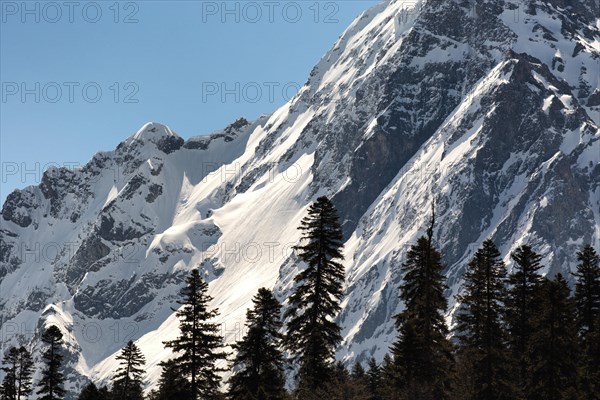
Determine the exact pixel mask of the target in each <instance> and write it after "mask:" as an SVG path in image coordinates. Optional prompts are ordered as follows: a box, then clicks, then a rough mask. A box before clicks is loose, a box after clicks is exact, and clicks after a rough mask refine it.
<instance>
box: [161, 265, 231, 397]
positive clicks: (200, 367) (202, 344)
mask: <svg viewBox="0 0 600 400" xmlns="http://www.w3.org/2000/svg"><path fill="white" fill-rule="evenodd" d="M207 292H208V284H207V283H206V282H204V280H203V279H202V277H201V276H200V273H199V272H198V270H197V269H194V270H192V272H191V274H190V276H189V277H188V278H187V279H186V286H185V287H184V288H183V290H182V292H181V295H182V300H180V301H179V304H181V307H180V308H179V310H177V313H176V315H177V317H178V318H179V330H180V334H179V336H178V337H177V339H175V340H172V341H168V342H165V346H166V347H168V348H171V349H173V350H174V351H175V352H176V353H177V356H176V357H175V358H174V362H175V364H176V365H177V370H178V371H179V372H180V373H181V374H182V375H183V376H185V377H186V378H187V379H188V380H189V385H190V390H191V391H192V395H193V398H195V399H202V400H211V399H214V398H216V397H217V396H218V391H219V385H220V383H221V377H220V376H219V372H221V371H225V369H223V368H217V366H216V362H217V361H219V360H225V359H226V353H225V352H224V351H222V350H220V349H221V348H222V347H223V337H222V336H221V335H220V334H219V325H218V324H216V323H214V322H210V320H212V319H213V318H215V317H216V316H217V315H219V313H218V310H217V309H213V310H210V309H209V308H208V306H209V303H210V302H211V301H212V297H210V296H209V295H208V294H207Z"/></svg>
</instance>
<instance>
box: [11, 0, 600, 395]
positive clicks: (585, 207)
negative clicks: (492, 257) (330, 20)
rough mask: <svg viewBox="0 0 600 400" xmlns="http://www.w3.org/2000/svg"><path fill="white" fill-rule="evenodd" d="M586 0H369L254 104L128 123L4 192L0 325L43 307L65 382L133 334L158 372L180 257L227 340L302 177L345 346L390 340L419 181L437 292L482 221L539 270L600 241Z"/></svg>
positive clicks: (264, 280) (286, 285)
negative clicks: (59, 343) (275, 101)
mask: <svg viewBox="0 0 600 400" xmlns="http://www.w3.org/2000/svg"><path fill="white" fill-rule="evenodd" d="M597 16H598V8H597V4H596V3H595V2H594V1H593V0H586V1H580V2H577V3H574V4H572V2H564V1H560V0H545V1H527V2H525V3H523V2H517V1H500V0H471V1H458V0H457V1H444V2H439V1H422V2H419V3H418V4H414V2H410V3H408V2H402V1H386V2H383V3H381V4H379V5H377V6H375V7H373V8H372V9H370V10H367V11H366V12H365V13H363V14H362V15H361V16H359V17H358V18H357V19H356V21H355V22H354V23H353V24H352V25H351V26H350V27H349V28H348V29H347V31H346V32H345V33H344V34H343V35H342V37H341V38H340V40H339V41H338V42H337V43H336V44H335V46H334V47H333V48H332V50H331V51H329V52H328V53H327V54H326V55H325V56H324V57H323V59H322V60H321V62H320V63H319V64H318V65H317V66H316V67H315V68H314V69H313V71H312V73H311V75H310V77H309V79H308V81H307V83H306V85H305V86H304V87H303V88H302V89H301V91H300V92H299V93H298V95H297V96H296V97H295V98H294V99H292V100H291V101H290V102H289V103H288V104H286V105H285V106H283V107H282V108H281V109H279V110H278V111H276V112H275V113H274V114H273V115H271V116H265V117H261V118H259V119H258V120H256V121H252V122H249V121H247V120H245V119H240V120H238V121H236V122H235V123H233V124H231V125H230V126H228V127H227V128H225V129H224V130H223V131H219V132H216V133H214V134H212V135H210V136H208V137H198V138H192V139H190V140H188V141H184V140H183V139H181V138H180V137H179V136H177V135H176V134H175V133H174V132H172V131H171V130H170V129H169V128H167V127H165V126H163V125H160V124H155V123H152V124H147V125H146V126H144V127H143V128H142V129H141V130H140V131H138V132H137V133H136V134H134V135H132V136H131V137H129V138H128V139H127V140H125V141H124V142H123V143H121V144H120V145H119V146H118V147H117V149H115V150H114V151H111V152H104V153H98V154H97V155H96V156H94V157H93V159H92V160H90V162H89V163H88V164H87V165H86V166H85V167H83V168H81V169H76V170H67V169H51V170H49V171H47V172H46V173H45V175H44V178H43V181H42V182H41V184H40V185H39V186H37V187H29V188H26V189H24V190H21V191H15V192H14V193H12V194H11V195H10V196H9V197H8V198H7V200H6V202H5V204H4V205H3V208H2V219H1V225H2V227H1V230H0V250H2V251H1V253H2V254H1V257H0V262H1V263H0V293H1V295H0V324H1V326H0V329H1V330H2V334H3V339H4V338H5V339H6V340H3V343H5V344H6V345H8V344H11V343H16V342H17V341H19V340H20V341H27V342H31V343H32V346H35V344H36V343H37V341H38V337H39V329H40V327H41V326H43V325H47V324H50V323H55V324H57V325H59V326H60V327H61V329H62V330H63V332H64V333H65V335H66V338H67V345H68V349H69V352H70V358H69V361H70V363H69V367H70V368H71V371H72V372H73V379H72V382H71V383H70V385H71V388H72V389H73V390H74V391H75V390H76V389H77V387H79V386H80V385H81V383H82V382H83V380H82V378H81V377H85V376H90V377H93V378H94V379H107V378H109V377H110V374H111V373H112V371H113V369H114V365H115V361H114V355H115V354H114V353H115V352H116V351H118V350H119V348H120V347H122V345H123V344H124V343H125V342H126V341H127V340H129V339H135V340H137V341H138V344H139V345H140V346H141V348H142V350H143V351H144V352H145V354H146V357H147V359H148V361H149V368H148V371H149V378H150V381H156V377H157V376H158V373H159V368H158V366H157V363H158V362H159V361H160V360H161V359H163V358H164V357H167V356H168V354H167V353H165V352H164V351H163V349H162V345H161V341H163V340H167V339H169V338H171V337H173V336H174V335H176V334H177V323H176V320H175V318H174V316H173V315H172V311H171V308H170V307H172V306H173V305H174V300H175V298H176V294H177V292H178V290H179V288H180V287H181V284H182V279H183V277H184V276H185V274H186V273H187V272H188V271H189V269H190V268H193V267H200V269H201V270H202V271H203V273H204V274H205V276H206V278H207V279H208V280H209V281H210V282H211V283H210V290H211V294H212V295H213V296H214V297H215V301H214V305H215V306H218V307H219V308H220V309H221V315H222V316H221V320H220V322H221V323H222V326H223V333H224V334H225V336H226V338H227V340H228V341H230V342H231V341H234V340H236V339H239V337H240V334H241V326H243V322H244V313H245V309H246V307H247V306H248V304H249V301H250V298H251V297H252V295H253V294H254V292H255V291H256V289H257V288H258V287H260V286H268V287H273V288H275V289H276V291H277V293H278V295H279V296H280V298H281V299H284V298H285V297H286V295H287V293H288V292H289V290H290V287H291V279H292V277H293V275H294V274H295V272H296V271H297V268H298V266H297V264H296V259H295V256H294V254H293V252H292V251H291V250H290V247H291V245H292V244H293V243H295V242H296V241H297V239H298V232H297V230H296V229H295V228H296V226H297V225H298V223H299V221H300V219H301V218H302V216H303V215H304V212H305V210H306V207H307V206H308V205H309V204H310V202H311V201H312V200H314V199H315V198H316V197H317V196H319V195H321V194H327V195H329V196H331V197H332V198H333V201H334V203H335V204H336V206H337V207H338V208H339V210H340V213H341V216H342V219H343V224H344V232H345V234H346V237H347V242H346V250H345V254H346V268H347V287H346V294H347V296H346V300H345V301H344V304H343V312H342V314H341V316H340V323H341V324H342V326H343V328H344V330H343V333H344V337H345V340H344V344H343V346H342V348H341V349H340V351H339V353H338V356H339V358H340V359H343V360H348V361H350V360H354V359H357V360H364V359H365V358H366V357H369V356H371V355H374V356H376V357H377V358H381V357H382V356H383V354H384V353H385V352H386V351H387V349H388V347H389V344H390V343H391V341H392V340H393V338H394V336H395V331H394V327H393V323H392V322H391V316H392V315H394V314H395V313H397V312H398V311H399V309H400V308H401V307H402V305H401V304H400V303H399V301H398V299H397V295H398V292H397V287H398V285H399V283H400V280H401V276H400V275H399V271H398V266H399V264H400V263H401V262H402V259H403V256H404V252H405V251H406V248H407V246H408V245H409V244H410V243H411V242H412V241H413V240H414V239H415V238H416V237H417V236H419V235H420V234H421V233H422V232H423V225H424V223H425V221H426V220H427V218H428V213H429V208H430V203H431V201H432V200H433V199H434V198H435V201H436V204H437V214H438V221H439V223H438V225H437V227H436V231H435V234H436V235H435V236H436V240H437V243H438V245H439V246H440V247H441V249H442V252H443V254H444V256H445V262H446V265H447V275H448V279H449V283H450V289H449V291H448V295H449V296H451V298H452V296H454V295H455V294H456V292H457V290H458V286H459V284H460V279H461V275H462V272H463V270H464V266H465V264H466V260H467V259H468V258H469V256H470V255H471V254H472V253H473V252H474V251H475V250H476V248H477V246H478V244H479V243H481V242H482V241H483V240H484V239H486V238H492V239H493V240H495V241H496V242H497V244H498V245H499V247H500V249H501V251H502V253H503V255H505V257H506V260H507V261H509V257H508V255H509V254H510V251H511V250H512V249H513V248H514V247H515V246H517V245H519V244H521V243H529V244H531V245H533V246H535V247H536V248H537V249H538V250H539V251H540V252H541V253H542V254H544V256H545V258H544V262H545V265H546V272H550V273H551V272H553V271H558V270H562V271H568V270H570V269H572V268H574V265H575V259H574V254H575V249H576V248H577V247H578V246H579V245H581V244H582V243H592V244H595V245H596V247H599V245H600V133H599V128H598V124H599V123H600V107H599V106H600V100H599V99H600V90H599V89H598V87H599V85H598V69H599V61H600V19H598V17H597Z"/></svg>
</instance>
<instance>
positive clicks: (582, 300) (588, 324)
mask: <svg viewBox="0 0 600 400" xmlns="http://www.w3.org/2000/svg"><path fill="white" fill-rule="evenodd" d="M577 260H578V261H579V264H578V265H577V272H576V273H575V274H574V275H575V276H576V277H577V283H576V285H575V303H576V306H577V325H578V328H579V332H580V333H581V335H582V336H583V337H585V336H586V335H587V334H588V333H589V332H592V331H594V330H596V329H600V327H597V326H595V325H596V324H595V321H596V318H597V316H598V314H599V313H600V256H598V254H597V253H596V251H595V250H594V248H593V247H592V246H590V245H587V246H585V247H584V248H583V249H582V250H581V251H579V252H577Z"/></svg>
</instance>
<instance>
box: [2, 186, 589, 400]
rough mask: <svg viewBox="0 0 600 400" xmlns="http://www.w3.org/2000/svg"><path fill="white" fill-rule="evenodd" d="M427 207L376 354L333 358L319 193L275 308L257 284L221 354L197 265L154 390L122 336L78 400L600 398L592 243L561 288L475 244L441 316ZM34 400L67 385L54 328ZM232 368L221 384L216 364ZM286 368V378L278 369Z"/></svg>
mask: <svg viewBox="0 0 600 400" xmlns="http://www.w3.org/2000/svg"><path fill="white" fill-rule="evenodd" d="M434 224H435V212H434V211H433V208H432V217H431V220H430V223H429V225H428V227H427V229H426V234H425V235H423V236H422V237H420V238H419V239H417V241H416V242H415V243H414V244H413V245H411V246H410V248H409V250H408V252H407V254H406V258H405V261H404V262H403V263H402V265H401V266H400V272H401V274H402V277H403V280H402V284H401V286H400V287H399V297H400V299H401V301H402V303H403V304H404V309H403V310H402V311H401V312H400V313H399V314H398V315H396V316H394V318H395V325H396V328H397V332H398V335H397V338H396V340H395V342H394V343H393V345H392V347H391V348H390V351H389V353H388V354H387V355H386V356H385V357H384V359H383V361H382V362H381V363H378V362H377V361H376V360H375V359H374V358H370V359H369V360H367V362H366V365H362V364H361V363H356V364H354V365H353V366H352V367H351V369H350V370H348V369H347V368H346V366H345V365H344V364H343V363H341V362H336V359H335V353H336V349H337V348H338V346H339V345H340V343H341V341H342V336H341V327H340V325H339V324H338V323H337V322H336V318H337V316H338V314H339V312H340V310H341V306H340V304H341V301H342V300H343V284H344V279H345V276H344V267H343V265H342V262H343V255H342V250H343V236H342V230H341V227H340V224H339V221H338V215H337V211H336V209H335V207H334V206H333V204H332V203H331V202H330V200H329V199H327V198H326V197H320V198H319V199H317V201H316V202H315V203H313V204H312V205H311V206H310V207H309V209H308V215H307V216H306V217H305V218H304V219H303V220H302V222H301V225H300V227H299V229H300V230H301V231H302V240H301V242H300V243H301V244H300V245H298V246H296V247H295V250H296V252H297V254H298V257H299V260H300V261H302V263H303V266H304V268H303V269H301V271H300V272H299V273H298V274H297V276H296V277H295V278H294V289H293V292H292V294H291V296H290V297H289V298H288V299H287V303H286V304H285V307H284V306H283V305H282V304H281V303H280V302H279V301H278V300H277V298H276V297H275V295H274V294H273V292H272V291H271V290H269V289H266V288H261V289H259V290H258V292H257V293H256V295H255V296H254V297H253V299H252V308H250V309H249V310H247V313H246V328H247V329H246V333H245V335H244V336H243V337H242V339H241V340H240V341H238V342H237V343H235V344H234V345H233V346H232V347H233V350H234V351H235V353H234V355H233V356H232V357H231V358H229V360H228V356H229V354H228V353H227V352H226V351H225V347H224V342H223V337H222V336H221V335H220V333H219V326H218V324H216V323H215V322H213V321H214V320H215V318H216V317H217V316H218V315H219V311H218V309H214V308H213V309H211V308H210V306H209V304H210V303H211V301H212V298H211V297H210V296H209V295H208V293H207V292H208V284H207V283H206V282H205V281H204V280H203V279H202V277H201V275H200V273H199V271H198V270H197V269H194V270H192V271H191V273H190V275H189V276H188V277H187V279H186V284H185V287H184V288H183V289H182V291H181V298H180V300H179V305H180V307H179V308H178V309H177V310H174V311H176V316H177V318H178V319H179V335H178V336H177V337H176V339H174V340H171V341H166V342H163V344H164V346H165V348H169V349H171V350H172V353H173V358H171V359H169V360H165V361H163V362H162V363H161V367H162V372H161V376H160V379H159V381H158V382H157V385H156V387H157V388H156V389H154V390H152V391H151V392H150V393H149V394H148V395H146V396H144V393H143V388H144V386H145V384H146V383H147V382H145V377H144V366H145V359H144V356H143V354H142V352H141V351H140V349H139V348H138V347H137V345H136V344H135V343H134V342H132V341H130V342H128V343H127V345H126V346H125V347H124V348H123V349H122V350H121V352H120V354H119V355H118V356H117V357H116V359H117V361H119V367H118V369H117V370H116V371H115V375H114V377H113V379H112V383H111V385H110V388H108V387H100V388H99V387H97V386H96V385H95V384H94V383H93V382H92V383H90V384H88V385H87V386H86V387H85V388H84V389H83V390H82V392H81V393H80V394H79V399H80V400H113V399H114V400H117V399H118V400H144V399H147V400H196V399H202V400H220V399H229V400H291V399H299V400H317V399H318V400H323V399H324V398H326V399H331V400H338V399H339V400H342V399H343V400H445V399H458V400H463V399H464V400H504V399H506V400H514V399H517V400H521V399H523V400H567V399H568V400H591V399H599V398H600V257H599V256H598V254H597V253H596V251H595V250H594V248H593V247H592V246H590V245H585V246H583V247H582V248H581V250H580V251H579V252H578V253H577V260H578V265H577V269H576V272H575V273H574V274H573V275H574V279H575V282H576V283H575V288H574V289H575V290H574V292H572V291H571V289H570V287H569V285H568V283H567V280H566V279H565V278H564V277H563V276H562V275H561V274H556V275H555V276H553V277H551V278H548V277H544V276H543V275H542V274H541V270H542V268H543V265H542V263H541V262H542V256H541V255H540V254H538V253H536V252H535V251H534V249H532V248H531V247H530V246H528V245H521V246H519V247H518V248H517V249H516V250H515V251H514V252H513V253H512V254H511V258H512V261H513V268H512V272H511V273H510V274H508V273H507V269H506V265H505V263H504V262H503V260H502V259H501V257H500V252H499V251H498V249H497V248H496V246H495V244H494V243H493V242H492V241H491V240H486V241H485V242H484V243H483V244H482V245H481V246H480V248H479V249H478V250H477V251H476V252H475V254H474V255H473V257H472V259H471V260H470V261H469V263H468V265H467V266H466V272H465V273H464V277H463V280H464V282H463V285H462V288H461V291H460V295H459V296H458V297H457V299H456V300H457V304H458V309H456V310H455V311H454V313H453V314H454V324H453V325H452V326H450V325H449V323H448V321H447V319H446V315H447V314H448V311H449V310H448V299H447V297H446V293H447V289H448V288H447V286H446V279H445V276H444V273H443V271H444V266H443V264H442V254H441V252H440V251H439V250H438V249H437V248H436V246H435V244H434V242H433V228H434ZM42 341H43V343H44V345H45V348H46V350H45V352H44V353H43V362H44V366H43V369H42V377H41V379H40V380H39V382H38V383H37V390H36V391H35V393H36V394H38V395H40V396H41V397H40V398H41V399H42V400H59V399H63V398H64V395H65V390H64V379H65V378H64V376H63V374H62V372H61V368H62V361H63V356H62V354H61V345H62V333H61V332H60V330H59V329H58V328H57V327H56V326H51V327H49V328H48V329H46V330H45V332H44V333H43V335H42ZM227 360H228V361H229V368H230V370H231V371H232V373H231V376H230V378H229V379H228V380H227V382H225V383H226V384H227V385H226V386H227V390H226V391H224V392H223V391H222V387H223V385H222V383H223V382H222V381H221V376H222V372H224V371H225V370H226V369H225V368H223V367H217V365H224V364H223V362H224V361H227ZM3 365H4V366H3V368H2V370H3V371H4V374H5V377H4V380H3V383H2V385H1V386H0V398H1V399H3V400H4V399H6V400H22V399H27V398H28V397H29V396H30V395H31V394H32V392H33V391H34V387H33V384H32V374H33V371H34V365H33V361H32V358H31V354H30V353H29V352H28V350H27V349H26V348H25V347H20V348H11V349H9V351H8V352H7V354H6V356H5V357H4V360H3ZM290 375H291V376H293V382H288V381H287V379H286V377H287V376H290Z"/></svg>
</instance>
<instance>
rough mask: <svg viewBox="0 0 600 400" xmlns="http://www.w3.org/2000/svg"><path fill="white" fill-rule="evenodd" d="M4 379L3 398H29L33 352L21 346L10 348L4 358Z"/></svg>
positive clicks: (12, 399)
mask: <svg viewBox="0 0 600 400" xmlns="http://www.w3.org/2000/svg"><path fill="white" fill-rule="evenodd" d="M3 364H4V367H2V371H3V372H4V381H3V383H2V391H1V393H2V396H3V397H0V398H2V399H10V400H21V399H22V398H27V396H29V394H30V393H31V391H32V388H31V377H32V375H33V359H32V358H31V353H29V351H28V350H27V349H26V348H25V347H23V346H21V347H19V348H18V349H17V348H16V347H11V348H10V349H8V352H7V354H6V356H5V357H4V359H3Z"/></svg>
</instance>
